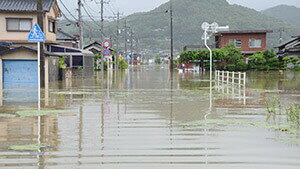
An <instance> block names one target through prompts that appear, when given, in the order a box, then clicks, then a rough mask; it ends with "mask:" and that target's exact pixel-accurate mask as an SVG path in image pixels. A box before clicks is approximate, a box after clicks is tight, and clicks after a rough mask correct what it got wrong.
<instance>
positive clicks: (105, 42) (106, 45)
mask: <svg viewBox="0 0 300 169" xmlns="http://www.w3.org/2000/svg"><path fill="white" fill-rule="evenodd" d="M102 46H103V47H105V48H109V47H110V41H108V40H106V41H104V42H103V43H102Z"/></svg>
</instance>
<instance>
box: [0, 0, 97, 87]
mask: <svg viewBox="0 0 300 169" xmlns="http://www.w3.org/2000/svg"><path fill="white" fill-rule="evenodd" d="M36 9H37V1H36V0H0V42H5V43H10V44H11V43H12V44H13V45H10V46H7V45H6V47H5V45H1V46H2V47H1V48H0V49H1V52H0V89H3V88H4V89H6V88H11V87H12V86H15V87H22V88H24V86H26V87H29V86H31V87H34V88H35V87H36V86H37V79H38V74H37V67H38V63H37V60H38V59H37V50H36V49H37V44H36V43H29V42H28V41H27V37H28V34H29V31H30V30H31V28H32V27H33V25H34V24H35V23H37V10H36ZM43 12H44V18H43V22H44V27H43V29H44V34H45V37H46V42H45V67H44V68H45V71H44V72H45V74H44V77H45V85H47V84H48V83H49V82H51V81H57V80H59V62H58V61H59V58H61V57H63V56H64V57H67V58H70V59H69V62H70V63H71V64H70V65H69V70H71V71H73V69H74V71H75V72H78V71H79V70H78V69H80V70H81V72H83V73H82V74H83V75H90V76H91V75H92V74H93V73H94V72H93V69H92V68H91V67H93V66H94V61H93V58H90V57H92V53H90V52H89V51H83V50H79V49H76V48H73V46H72V47H67V44H70V42H67V43H66V42H64V43H65V45H66V46H61V45H59V43H62V41H67V40H69V39H68V38H62V39H59V41H57V34H58V29H57V23H56V22H57V19H58V18H59V17H61V16H62V15H61V12H60V9H59V7H58V4H57V1H56V0H43ZM64 35H66V34H64ZM69 38H70V39H71V37H69ZM72 40H75V39H72ZM64 43H62V44H64ZM71 43H73V42H71ZM75 55H76V56H75ZM75 57H76V59H73V58H75ZM75 60H76V63H78V64H75ZM2 70H4V71H2ZM86 71H89V72H88V73H86ZM73 74H77V73H73ZM11 84H13V85H11Z"/></svg>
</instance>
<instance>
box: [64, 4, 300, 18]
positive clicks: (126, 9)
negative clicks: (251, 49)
mask: <svg viewBox="0 0 300 169" xmlns="http://www.w3.org/2000/svg"><path fill="white" fill-rule="evenodd" d="M59 1H60V0H58V2H59ZM61 1H63V2H64V3H65V5H66V6H67V7H68V8H69V10H70V11H71V12H72V13H73V14H74V15H76V13H77V12H76V10H75V8H76V7H77V1H75V0H61ZM83 1H84V2H85V4H88V5H89V6H90V8H88V10H89V12H90V13H91V14H92V15H94V16H99V12H98V11H100V9H99V5H96V4H95V2H100V0H83ZM104 1H106V2H108V1H109V2H110V3H109V4H107V5H105V15H106V16H111V15H112V11H114V12H116V11H117V10H118V9H119V10H120V12H122V13H123V14H125V15H129V14H132V13H134V12H144V11H149V10H152V9H154V8H156V7H158V6H159V5H161V4H163V3H165V2H167V1H169V0H104ZM228 2H229V3H231V4H233V3H235V4H239V5H242V6H246V7H249V8H253V9H256V10H263V9H267V8H270V7H273V6H276V5H280V4H287V5H294V6H297V7H300V0H228ZM61 9H62V10H63V11H64V12H65V11H66V10H65V9H64V8H63V7H62V6H61ZM65 13H66V14H67V12H65ZM67 15H68V16H70V15H69V14H67Z"/></svg>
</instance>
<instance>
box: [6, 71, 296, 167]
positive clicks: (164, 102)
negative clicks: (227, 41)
mask: <svg viewBox="0 0 300 169" xmlns="http://www.w3.org/2000/svg"><path fill="white" fill-rule="evenodd" d="M166 67H167V66H166ZM247 77H248V78H247V87H246V89H245V90H243V89H241V90H239V88H235V92H234V93H232V91H231V90H230V89H229V90H228V88H226V87H225V88H221V89H220V90H219V91H218V90H217V89H216V88H214V90H213V101H212V103H213V105H212V110H211V111H210V109H209V101H210V97H209V96H210V93H209V88H208V87H209V83H208V82H207V80H206V79H207V78H208V74H197V73H184V74H178V73H174V74H170V73H169V70H168V69H166V68H164V67H150V66H145V67H134V68H132V69H130V70H127V71H124V72H118V73H117V74H116V73H113V72H110V73H105V76H104V77H102V76H101V73H97V74H96V75H95V78H89V79H71V80H67V81H64V82H55V83H51V84H50V87H49V88H47V89H45V90H43V95H42V101H41V105H42V110H46V109H47V110H64V111H65V113H60V114H49V115H44V116H39V117H36V116H34V115H31V116H30V115H29V116H28V117H21V116H19V115H16V113H17V112H18V111H22V110H32V109H36V108H37V103H36V98H35V96H36V95H35V94H33V95H31V94H28V92H29V91H28V90H22V89H19V90H13V91H12V90H8V91H2V92H1V93H2V94H1V95H0V96H1V99H0V100H1V101H0V106H1V107H0V114H2V116H3V117H1V116H0V168H11V169H18V168H22V169H23V168H30V169H31V168H49V169H50V168H63V169H68V168H70V169H73V168H82V169H93V168H105V169H135V168H136V169H167V168H172V169H185V168H186V169H192V168H222V169H223V168H224V169H227V168H228V169H232V168H243V169H246V168H261V169H277V168H278V169H287V168H288V169H299V168H300V160H299V159H300V141H299V140H300V136H299V132H298V133H294V134H289V133H287V132H281V131H276V130H273V129H271V128H264V127H261V126H260V127H258V126H251V125H243V123H242V122H241V123H235V122H234V121H239V120H241V121H244V122H249V121H254V122H261V123H264V122H266V111H265V107H266V106H265V99H266V98H267V97H273V96H279V98H280V100H281V102H282V104H283V105H289V104H291V103H296V104H299V103H300V72H286V73H285V75H283V76H281V75H279V73H278V72H248V76H247ZM24 93H26V94H24ZM29 93H30V92H29ZM3 114H5V115H3ZM7 114H9V115H11V117H8V115H7ZM14 115H16V116H15V117H13V116H14ZM205 117H207V119H208V120H210V121H213V120H219V122H218V123H214V122H212V123H214V124H213V125H212V124H207V123H205V124H204V123H203V119H204V118H205ZM282 118H283V121H284V117H282ZM224 119H226V120H228V119H230V120H231V121H230V122H228V121H227V122H226V121H224ZM231 122H232V124H231ZM195 124H196V125H195ZM29 145H31V147H32V146H33V147H35V148H32V149H31V150H28V147H30V146H29ZM16 146H21V148H20V147H19V149H18V148H14V147H16Z"/></svg>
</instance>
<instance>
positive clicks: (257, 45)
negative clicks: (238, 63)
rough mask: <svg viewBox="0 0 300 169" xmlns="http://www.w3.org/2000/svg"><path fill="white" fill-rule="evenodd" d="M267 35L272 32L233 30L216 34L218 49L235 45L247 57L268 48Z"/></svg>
mask: <svg viewBox="0 0 300 169" xmlns="http://www.w3.org/2000/svg"><path fill="white" fill-rule="evenodd" d="M267 33H272V31H270V30H232V31H220V32H218V33H216V34H215V44H216V48H224V47H225V46H226V45H228V44H234V45H235V47H236V48H239V49H240V50H241V52H242V53H243V54H244V55H245V56H246V57H247V56H250V55H253V54H254V53H255V52H258V51H264V50H266V48H267Z"/></svg>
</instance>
